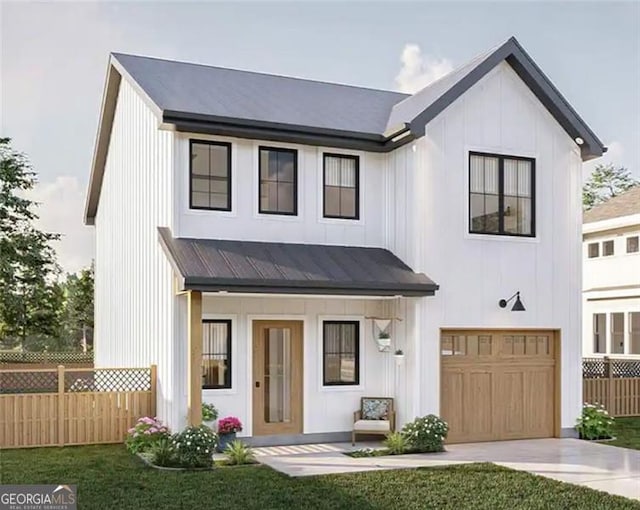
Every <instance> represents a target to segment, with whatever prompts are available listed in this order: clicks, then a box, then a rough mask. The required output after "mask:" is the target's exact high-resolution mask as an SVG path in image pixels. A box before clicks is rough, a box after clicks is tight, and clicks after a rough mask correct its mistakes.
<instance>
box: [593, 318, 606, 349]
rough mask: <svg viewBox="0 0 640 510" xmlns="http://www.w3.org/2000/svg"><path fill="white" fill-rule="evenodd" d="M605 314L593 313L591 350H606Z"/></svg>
mask: <svg viewBox="0 0 640 510" xmlns="http://www.w3.org/2000/svg"><path fill="white" fill-rule="evenodd" d="M606 323H607V316H606V314H604V313H594V314H593V352H595V353H602V354H604V353H606V352H607V326H606Z"/></svg>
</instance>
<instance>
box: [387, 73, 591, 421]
mask: <svg viewBox="0 0 640 510" xmlns="http://www.w3.org/2000/svg"><path fill="white" fill-rule="evenodd" d="M470 150H477V151H480V152H489V153H502V154H507V155H516V156H528V157H533V158H535V159H536V188H537V194H536V231H537V236H536V238H535V239H519V238H510V237H498V236H486V235H471V234H469V233H468V152H469V151H470ZM412 157H413V159H414V162H413V163H409V162H407V159H409V158H412ZM389 167H390V171H391V172H392V173H393V176H389V179H392V180H393V181H394V183H395V186H396V193H397V195H396V199H395V203H392V206H391V207H392V210H391V212H390V215H391V217H390V220H389V224H390V226H391V228H388V229H387V230H386V233H387V239H386V242H387V245H388V246H389V247H390V248H391V249H393V250H394V251H396V253H399V254H400V253H402V254H403V255H404V258H405V260H406V261H407V262H408V263H409V264H411V263H412V261H415V264H413V267H414V269H416V270H424V271H425V272H426V273H427V274H428V275H429V276H430V277H432V278H433V279H434V280H435V281H436V282H437V283H439V284H440V290H439V291H438V292H437V294H436V296H435V298H428V299H426V300H423V302H422V303H420V304H419V305H418V310H417V312H416V316H417V320H418V321H419V322H420V323H421V324H422V331H421V336H422V339H421V350H422V352H421V356H422V361H421V374H422V375H421V384H420V386H421V388H424V391H423V392H422V395H421V397H420V398H421V405H420V408H421V412H425V413H426V412H435V413H438V412H439V407H440V402H439V395H440V392H439V373H440V371H439V357H440V350H439V331H440V329H441V328H455V327H471V328H492V327H493V328H557V329H561V330H562V360H561V363H562V417H561V424H562V427H563V428H570V427H572V426H573V425H574V422H575V418H576V416H577V415H578V413H579V411H580V403H581V375H580V369H579V367H580V361H579V360H580V356H581V347H580V343H581V342H580V338H581V320H580V308H581V299H580V286H581V282H580V279H581V258H580V224H581V198H580V184H581V183H580V180H581V159H580V155H579V151H578V148H577V146H576V145H575V143H574V142H573V141H572V140H571V139H570V138H569V136H568V135H567V134H566V133H565V132H564V131H563V130H562V129H561V127H560V126H559V125H558V124H557V123H556V121H555V120H554V119H553V118H552V117H551V115H550V114H549V113H548V112H547V111H546V110H545V109H544V108H543V107H542V105H541V104H540V103H539V102H538V100H537V99H536V98H535V96H533V94H532V93H531V91H530V90H529V89H528V88H527V87H526V86H525V84H524V83H523V82H522V81H521V80H520V79H519V78H518V77H517V75H516V74H515V73H514V72H513V70H512V69H511V68H510V67H509V66H508V65H507V64H505V63H503V64H501V65H499V66H498V67H497V68H496V69H494V70H493V71H492V72H490V73H489V74H488V75H487V76H486V77H485V78H483V79H482V80H481V81H480V82H478V83H477V84H476V85H475V86H473V87H472V88H471V89H470V90H469V91H468V92H467V93H466V94H464V95H463V96H462V97H461V98H460V99H459V100H458V101H456V102H455V103H453V104H452V105H451V106H449V107H448V108H447V109H446V110H445V111H444V112H443V113H441V114H440V115H439V116H438V117H437V118H436V119H434V120H433V121H432V122H431V123H430V124H429V125H428V126H427V131H426V136H425V137H424V138H422V139H420V140H418V141H417V142H416V143H415V152H413V151H412V152H410V151H409V150H408V149H406V148H404V149H401V152H399V153H397V154H395V155H391V156H390V165H389ZM405 197H406V201H407V203H411V201H413V202H414V208H415V211H418V217H419V220H418V222H417V226H414V227H412V226H411V221H407V218H409V217H410V216H411V214H410V212H405V211H404V210H403V207H404V206H403V204H401V200H403V198H405ZM394 209H395V211H394ZM410 210H411V209H409V211H410ZM404 222H407V224H406V225H404ZM516 291H520V292H521V296H522V300H523V303H524V305H525V307H526V311H525V312H519V313H515V312H511V311H510V308H507V309H501V308H499V307H498V301H499V300H500V299H501V298H508V297H510V296H511V295H512V294H513V293H515V292H516Z"/></svg>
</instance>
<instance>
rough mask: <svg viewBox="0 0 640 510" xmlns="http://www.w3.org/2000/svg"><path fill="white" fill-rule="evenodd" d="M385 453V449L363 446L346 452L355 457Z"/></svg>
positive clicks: (375, 455)
mask: <svg viewBox="0 0 640 510" xmlns="http://www.w3.org/2000/svg"><path fill="white" fill-rule="evenodd" d="M385 454H386V452H385V451H384V450H375V449H373V448H361V449H360V450H353V451H350V452H346V455H348V456H349V457H353V458H355V459H358V458H360V457H380V456H382V455H385Z"/></svg>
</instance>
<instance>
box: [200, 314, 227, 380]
mask: <svg viewBox="0 0 640 510" xmlns="http://www.w3.org/2000/svg"><path fill="white" fill-rule="evenodd" d="M202 387H203V388H205V389H220V388H231V321H230V320H210V319H204V320H203V321H202Z"/></svg>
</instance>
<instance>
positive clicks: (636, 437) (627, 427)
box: [605, 417, 640, 450]
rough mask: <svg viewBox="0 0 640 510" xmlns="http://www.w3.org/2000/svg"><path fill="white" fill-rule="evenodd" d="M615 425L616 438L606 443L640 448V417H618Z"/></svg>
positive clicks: (614, 433)
mask: <svg viewBox="0 0 640 510" xmlns="http://www.w3.org/2000/svg"><path fill="white" fill-rule="evenodd" d="M613 427H614V428H613V435H614V437H615V438H616V440H615V441H610V442H607V443H605V444H610V445H613V446H622V447H624V448H633V449H635V450H640V417H635V418H616V420H615V422H614V426H613Z"/></svg>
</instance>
